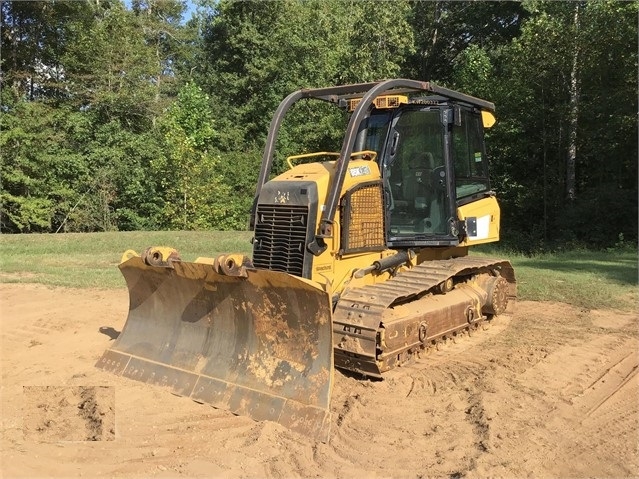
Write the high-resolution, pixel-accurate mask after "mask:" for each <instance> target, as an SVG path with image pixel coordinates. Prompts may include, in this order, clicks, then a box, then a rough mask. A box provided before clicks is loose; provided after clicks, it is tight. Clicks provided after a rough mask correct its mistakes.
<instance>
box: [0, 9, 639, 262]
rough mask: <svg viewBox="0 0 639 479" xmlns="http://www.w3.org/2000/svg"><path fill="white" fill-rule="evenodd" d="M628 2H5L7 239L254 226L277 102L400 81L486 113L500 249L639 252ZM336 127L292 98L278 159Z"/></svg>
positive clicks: (2, 129) (633, 15) (632, 20)
mask: <svg viewBox="0 0 639 479" xmlns="http://www.w3.org/2000/svg"><path fill="white" fill-rule="evenodd" d="M638 7H639V3H638V2H637V1H629V2H619V1H615V0H592V1H561V2H556V1H540V0H525V1H521V2H509V1H505V2H477V1H428V2H423V1H409V0H395V1H393V2H378V1H374V0H373V1H366V0H362V1H353V0H279V1H273V2H261V1H229V0H219V1H214V0H199V2H198V3H197V10H196V12H195V13H194V14H193V15H192V17H191V18H190V19H185V18H183V16H184V12H185V4H184V2H180V1H177V0H130V1H129V2H127V3H126V4H125V3H124V2H123V1H121V0H86V1H34V2H21V1H5V0H3V1H2V3H1V15H2V18H1V32H0V33H1V40H2V44H1V48H2V49H1V52H0V54H1V58H0V61H1V76H0V87H1V89H0V153H1V155H2V158H1V164H0V174H1V176H0V179H1V185H0V201H1V205H0V231H2V232H3V233H27V232H83V231H107V230H145V229H148V230H157V229H171V230H180V229H245V228H246V227H247V224H248V211H249V208H250V204H251V201H252V197H253V194H254V184H255V181H256V178H257V172H258V170H259V164H260V160H261V149H262V147H263V144H264V141H265V139H266V132H267V129H268V125H269V122H270V118H271V115H272V114H273V112H274V111H275V109H276V108H277V105H278V104H279V102H280V101H281V99H283V98H284V97H285V96H286V95H287V94H288V93H290V92H292V91H294V90H297V89H300V88H305V87H321V86H329V85H337V84H345V83H359V82H366V81H374V80H380V79H384V78H392V77H406V78H413V79H420V80H429V81H434V82H435V83H437V84H439V85H442V86H447V87H450V88H453V89H457V90H460V91H463V92H465V93H468V94H471V95H474V96H478V97H480V98H485V99H487V100H490V101H492V102H494V103H495V104H496V106H497V118H498V122H497V124H496V125H495V127H493V129H491V130H490V131H489V132H488V137H487V143H488V153H489V156H490V159H491V177H492V181H493V187H494V189H495V190H496V191H497V193H498V197H499V199H500V202H501V204H502V212H503V214H502V216H503V219H502V237H503V240H504V241H505V242H506V243H508V244H509V245H511V246H513V247H517V248H519V249H524V250H531V249H539V248H550V247H554V246H557V245H578V246H592V247H609V246H613V245H615V244H618V243H619V242H620V241H621V242H636V240H637V215H638V211H637V197H638V191H637V174H638V172H637V136H638V132H637V116H636V112H637V50H638V45H637V15H638V12H639V8H638ZM343 124H344V118H343V116H342V115H341V114H340V113H339V112H335V111H332V110H330V109H326V108H324V107H323V106H322V105H312V106H311V105H310V104H304V103H302V104H299V105H296V106H295V107H294V110H293V111H292V113H291V114H290V115H289V117H288V118H287V119H286V122H285V124H284V126H283V130H282V135H281V138H280V140H279V142H278V145H277V160H276V162H277V168H278V169H279V170H281V169H283V168H284V167H285V166H284V164H283V161H282V159H283V158H285V157H286V156H287V155H289V154H295V153H301V152H307V151H314V150H325V149H332V150H335V149H338V147H339V143H338V142H339V138H340V131H341V128H342V127H343Z"/></svg>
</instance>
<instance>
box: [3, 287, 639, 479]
mask: <svg viewBox="0 0 639 479" xmlns="http://www.w3.org/2000/svg"><path fill="white" fill-rule="evenodd" d="M127 309H128V297H127V292H126V290H125V289H122V290H115V291H113V290H74V289H62V288H55V289H53V288H47V287H44V286H38V285H10V284H2V285H0V337H1V344H0V354H1V358H0V359H1V363H0V367H1V371H2V390H1V392H2V395H1V396H2V404H1V406H2V419H1V420H2V423H1V425H0V430H1V432H2V439H1V441H2V442H1V447H2V458H1V460H2V463H1V470H2V476H3V477H80V476H90V477H140V478H142V477H144V478H146V477H176V476H180V477H274V478H281V477H426V476H428V477H432V476H437V477H441V476H446V477H488V476H491V477H494V476H501V477H503V476H508V477H636V476H639V460H638V458H639V454H638V449H637V446H638V439H637V438H638V437H639V436H638V434H639V427H638V424H639V410H638V402H637V397H638V394H639V379H638V377H639V376H638V351H639V338H638V335H637V321H638V319H637V314H636V313H622V312H616V311H607V310H606V311H604V310H600V311H583V310H580V309H578V308H574V307H572V306H569V305H565V304H561V303H537V302H526V301H519V302H518V303H517V308H516V311H515V313H514V315H513V316H510V317H508V316H506V317H502V318H499V319H498V320H496V321H495V322H493V323H492V324H491V325H490V326H488V327H487V328H486V329H485V330H483V331H478V332H476V333H475V334H473V335H472V336H470V337H468V336H463V337H460V338H458V339H457V340H456V342H455V343H453V342H449V343H447V344H445V345H443V347H442V348H441V349H440V350H439V351H433V352H432V353H431V354H429V355H426V356H423V357H422V358H420V359H419V360H417V362H415V363H413V364H411V365H409V366H407V367H401V368H398V369H395V370H393V371H391V372H390V373H388V374H387V376H386V380H385V381H379V382H372V381H361V380H358V379H355V378H353V377H349V376H345V375H343V374H341V373H340V372H338V371H337V372H336V378H335V388H334V391H333V396H332V402H331V412H332V419H331V421H332V424H331V437H330V442H329V443H328V444H323V443H320V442H315V441H312V440H310V439H308V438H307V437H304V436H301V435H299V434H296V433H294V432H291V431H290V430H288V429H286V428H284V427H282V426H280V425H278V424H275V423H271V422H255V421H253V420H251V419H249V418H246V417H238V416H234V415H233V414H231V413H229V412H226V411H222V410H217V409H214V408H212V407H210V406H207V405H202V404H197V403H195V402H194V401H192V400H190V399H187V398H182V397H178V396H174V395H172V394H170V393H168V392H167V391H166V390H164V389H162V388H159V387H155V386H147V385H145V384H142V383H139V382H135V381H131V380H128V379H126V378H122V377H119V376H114V375H112V374H108V373H105V372H103V371H101V370H99V369H97V368H95V367H94V364H95V363H96V361H97V360H98V358H99V357H100V356H101V355H102V353H103V352H104V350H105V349H107V348H108V347H109V345H110V344H111V342H112V341H113V337H114V336H115V335H116V333H117V332H118V331H121V330H122V326H123V324H124V320H125V318H126V314H127ZM101 328H102V331H103V332H101ZM104 331H107V332H109V333H110V334H107V333H105V332H104ZM52 392H53V393H52ZM109 392H113V393H114V400H113V401H112V402H113V406H114V409H113V418H114V422H115V427H112V425H110V424H109V423H108V421H107V419H105V418H108V417H109V414H110V413H111V411H110V409H109V401H111V399H110V398H111V396H110V395H109ZM51 394H53V395H54V396H55V394H58V395H57V396H55V399H52V396H51ZM83 394H84V395H83ZM67 396H68V397H67ZM56 399H57V401H56ZM76 399H77V401H76ZM74 401H75V402H74ZM72 403H73V404H74V406H73V407H69V404H72ZM40 404H44V405H45V407H42V408H39V407H38V405H40ZM47 405H48V406H47ZM31 406H33V407H31ZM79 406H82V407H79ZM51 407H54V408H56V411H55V412H56V414H55V416H54V417H51V418H44V419H43V420H44V421H47V420H50V421H53V420H55V421H56V424H59V425H64V424H67V425H68V426H71V427H70V428H69V429H61V430H62V431H67V432H69V431H82V434H81V435H78V436H77V437H76V436H73V437H71V436H70V434H66V435H65V434H64V433H61V434H59V435H57V436H56V435H53V434H52V431H53V429H51V427H52V426H53V423H50V425H49V426H50V427H49V428H48V429H47V427H46V426H45V427H42V430H41V431H37V430H34V429H33V428H32V426H33V425H34V424H35V425H36V429H37V427H38V425H39V426H42V424H44V423H42V424H40V423H36V422H35V420H36V419H38V420H39V418H36V416H35V414H39V413H41V412H42V410H43V409H47V408H51ZM111 429H112V430H113V431H114V433H113V435H112V437H108V433H109V431H110V430H111ZM47 430H49V431H50V434H49V436H47V437H44V436H43V435H46V434H47V432H46V431H47ZM105 434H106V436H105ZM98 437H99V439H97V438H98ZM36 458H37V459H36Z"/></svg>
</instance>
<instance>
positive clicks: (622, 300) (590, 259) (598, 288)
mask: <svg viewBox="0 0 639 479" xmlns="http://www.w3.org/2000/svg"><path fill="white" fill-rule="evenodd" d="M473 254H477V255H488V256H498V257H502V258H505V259H508V260H510V261H511V263H512V264H513V267H514V269H515V276H516V278H517V285H518V288H517V291H518V297H519V298H520V299H524V300H531V301H560V302H563V303H569V304H572V305H575V306H578V307H580V308H584V309H601V308H607V309H620V310H626V311H632V310H637V306H638V304H639V290H638V288H637V285H638V284H639V280H638V275H639V268H638V263H637V252H636V251H635V250H631V249H619V250H609V251H587V250H575V251H565V252H556V253H543V254H538V255H533V256H525V255H522V254H520V253H508V252H505V251H501V250H499V249H496V248H489V247H483V248H480V251H474V252H473Z"/></svg>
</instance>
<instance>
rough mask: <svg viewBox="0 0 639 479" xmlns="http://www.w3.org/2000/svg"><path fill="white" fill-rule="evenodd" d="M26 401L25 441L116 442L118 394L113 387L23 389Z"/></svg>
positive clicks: (35, 387)
mask: <svg viewBox="0 0 639 479" xmlns="http://www.w3.org/2000/svg"><path fill="white" fill-rule="evenodd" d="M23 400H24V405H23V431H24V436H25V439H29V440H34V441H45V442H50V441H112V440H114V439H115V392H114V390H113V388H111V387H60V386H24V387H23Z"/></svg>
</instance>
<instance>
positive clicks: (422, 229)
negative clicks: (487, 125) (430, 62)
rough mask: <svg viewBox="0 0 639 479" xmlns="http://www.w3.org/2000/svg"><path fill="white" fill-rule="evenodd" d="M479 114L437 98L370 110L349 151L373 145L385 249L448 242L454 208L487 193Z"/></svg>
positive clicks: (453, 239)
mask: <svg viewBox="0 0 639 479" xmlns="http://www.w3.org/2000/svg"><path fill="white" fill-rule="evenodd" d="M483 138H484V125H483V121H482V114H481V111H480V110H479V109H477V108H475V107H473V106H471V105H463V104H459V103H456V102H452V101H450V100H449V99H446V98H443V97H426V98H420V99H415V100H411V101H410V103H408V102H407V103H402V104H400V105H399V106H397V107H396V108H393V109H388V108H386V109H384V108H374V109H373V111H372V112H371V114H370V115H369V116H368V117H367V118H366V119H365V120H364V121H362V123H361V125H360V128H359V133H358V136H357V139H356V143H355V147H354V151H363V150H373V151H376V152H377V161H378V162H379V166H380V170H381V171H382V176H383V181H384V196H385V201H386V210H387V218H386V236H387V243H388V246H389V247H412V246H418V247H421V246H454V245H456V244H458V242H459V235H460V231H459V228H460V226H459V224H458V221H457V207H458V206H461V205H463V204H466V203H469V202H471V201H474V200H477V199H481V198H484V197H486V196H489V195H491V194H492V193H491V192H490V183H489V180H488V165H487V161H486V153H485V149H484V141H483Z"/></svg>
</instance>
